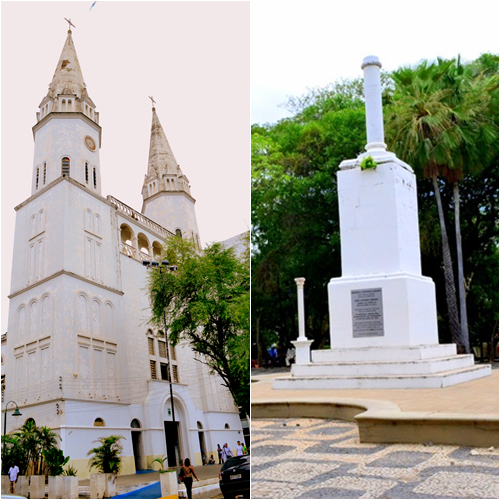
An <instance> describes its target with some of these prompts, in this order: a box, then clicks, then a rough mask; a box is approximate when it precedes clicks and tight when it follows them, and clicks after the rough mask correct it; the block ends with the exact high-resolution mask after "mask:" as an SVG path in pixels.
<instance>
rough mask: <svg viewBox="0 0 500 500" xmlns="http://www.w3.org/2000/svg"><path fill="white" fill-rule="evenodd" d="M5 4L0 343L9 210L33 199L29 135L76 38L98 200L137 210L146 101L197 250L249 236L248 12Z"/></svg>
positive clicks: (147, 122)
mask: <svg viewBox="0 0 500 500" xmlns="http://www.w3.org/2000/svg"><path fill="white" fill-rule="evenodd" d="M91 5H92V1H90V0H89V1H85V2H21V1H16V2H2V6H1V7H2V10H1V13H2V17H1V42H2V46H1V69H2V74H1V104H2V107H1V116H2V122H1V123H2V129H1V146H2V148H1V160H2V171H1V194H2V200H1V206H2V218H1V221H2V233H1V234H2V241H1V249H2V254H1V260H2V287H1V294H2V298H1V305H2V333H4V332H6V331H7V318H8V299H7V295H8V294H9V292H10V276H11V267H12V246H13V237H14V224H15V211H14V207H15V206H17V205H18V204H20V203H21V202H23V201H24V200H26V199H27V198H29V196H30V195H31V178H32V168H33V152H34V142H33V134H32V130H31V128H32V127H33V125H35V123H36V114H35V113H36V112H37V111H38V105H39V104H40V102H41V101H42V99H43V97H44V96H45V95H46V93H47V88H48V85H49V83H50V82H51V80H52V76H53V74H54V70H55V68H56V65H57V62H58V60H59V56H60V54H61V51H62V48H63V45H64V42H65V40H66V36H67V30H68V23H66V21H65V20H64V18H65V17H66V18H68V19H71V21H72V23H73V24H74V25H75V28H72V32H73V41H74V43H75V47H76V51H77V54H78V59H79V62H80V66H81V69H82V73H83V76H84V79H85V83H86V84H87V89H88V92H89V96H90V98H91V99H92V100H93V101H94V103H95V104H96V110H97V111H98V112H99V114H100V117H99V122H100V123H99V124H100V126H101V127H102V146H101V150H100V165H101V181H102V195H103V196H104V197H106V196H107V195H108V194H111V195H112V196H114V197H115V198H118V199H119V200H120V201H122V202H124V203H126V204H127V205H129V206H131V207H132V208H135V209H136V210H139V211H140V210H141V207H142V196H141V189H142V184H143V180H144V175H145V173H146V169H147V165H148V153H149V139H150V131H151V118H152V113H151V101H150V100H149V99H148V96H153V97H154V99H155V101H156V105H155V106H156V112H157V114H158V117H159V119H160V122H161V124H162V126H163V129H164V131H165V134H166V136H167V138H168V141H169V143H170V146H171V148H172V150H173V152H174V155H175V157H176V160H177V162H178V163H179V164H180V166H181V169H182V171H183V172H184V174H185V175H186V176H187V177H188V179H189V181H190V184H191V194H192V195H193V197H194V198H195V199H196V214H197V219H198V228H199V231H200V238H201V240H202V242H203V243H204V244H206V243H208V242H210V241H221V240H225V239H228V238H231V237H232V236H235V235H236V234H239V233H242V232H244V231H246V230H247V229H248V227H249V225H250V180H249V179H250V137H249V133H248V129H249V126H248V124H249V122H250V106H249V104H250V91H249V85H250V63H249V56H250V33H249V27H250V25H249V21H250V16H249V3H248V2H142V1H141V2H103V1H98V2H97V3H96V5H95V6H94V7H93V8H92V10H89V8H90V6H91Z"/></svg>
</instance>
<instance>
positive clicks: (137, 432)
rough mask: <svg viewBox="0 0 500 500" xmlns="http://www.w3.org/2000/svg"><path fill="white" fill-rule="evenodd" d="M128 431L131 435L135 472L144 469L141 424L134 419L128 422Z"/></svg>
mask: <svg viewBox="0 0 500 500" xmlns="http://www.w3.org/2000/svg"><path fill="white" fill-rule="evenodd" d="M130 428H131V429H130V430H131V434H132V450H133V452H134V463H135V470H136V471H138V470H142V469H144V467H143V465H142V455H143V453H142V433H141V423H140V422H139V420H137V419H136V418H134V419H133V420H132V422H130Z"/></svg>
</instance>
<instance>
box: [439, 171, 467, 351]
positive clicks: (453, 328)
mask: <svg viewBox="0 0 500 500" xmlns="http://www.w3.org/2000/svg"><path fill="white" fill-rule="evenodd" d="M432 184H433V185H434V195H435V197H436V203H437V208H438V215H439V225H440V227H441V245H442V248H443V267H444V282H445V289H446V304H447V307H448V321H449V323H450V332H451V337H452V339H453V342H455V344H457V352H458V353H459V354H462V353H463V352H464V349H465V346H463V345H462V341H461V335H460V320H459V317H458V308H457V295H456V290H455V277H454V275H453V264H452V261H451V253H450V244H449V242H448V233H447V231H446V224H445V220H444V213H443V205H442V203H441V193H440V192H439V186H438V183H437V176H433V177H432Z"/></svg>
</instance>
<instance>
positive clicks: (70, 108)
mask: <svg viewBox="0 0 500 500" xmlns="http://www.w3.org/2000/svg"><path fill="white" fill-rule="evenodd" d="M72 109H73V106H72V105H71V99H68V111H72Z"/></svg>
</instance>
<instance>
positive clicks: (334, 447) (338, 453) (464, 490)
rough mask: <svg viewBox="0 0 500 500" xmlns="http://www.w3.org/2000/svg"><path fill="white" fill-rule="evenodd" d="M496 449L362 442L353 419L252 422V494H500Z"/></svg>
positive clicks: (400, 496) (425, 496)
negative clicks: (350, 420)
mask: <svg viewBox="0 0 500 500" xmlns="http://www.w3.org/2000/svg"><path fill="white" fill-rule="evenodd" d="M498 482H499V481H498V448H494V449H492V448H490V449H483V448H466V447H459V446H443V445H434V444H432V443H426V444H421V445H420V444H419V445H416V444H390V445H379V444H361V443H360V442H359V437H358V431H357V426H356V424H353V423H349V422H340V421H334V420H320V419H252V494H251V496H252V498H262V499H268V498H271V499H281V498H310V499H313V498H330V499H343V498H397V499H406V498H416V499H434V498H436V499H437V498H440V499H448V498H450V499H465V498H485V499H492V498H493V499H496V498H499V488H498Z"/></svg>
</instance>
